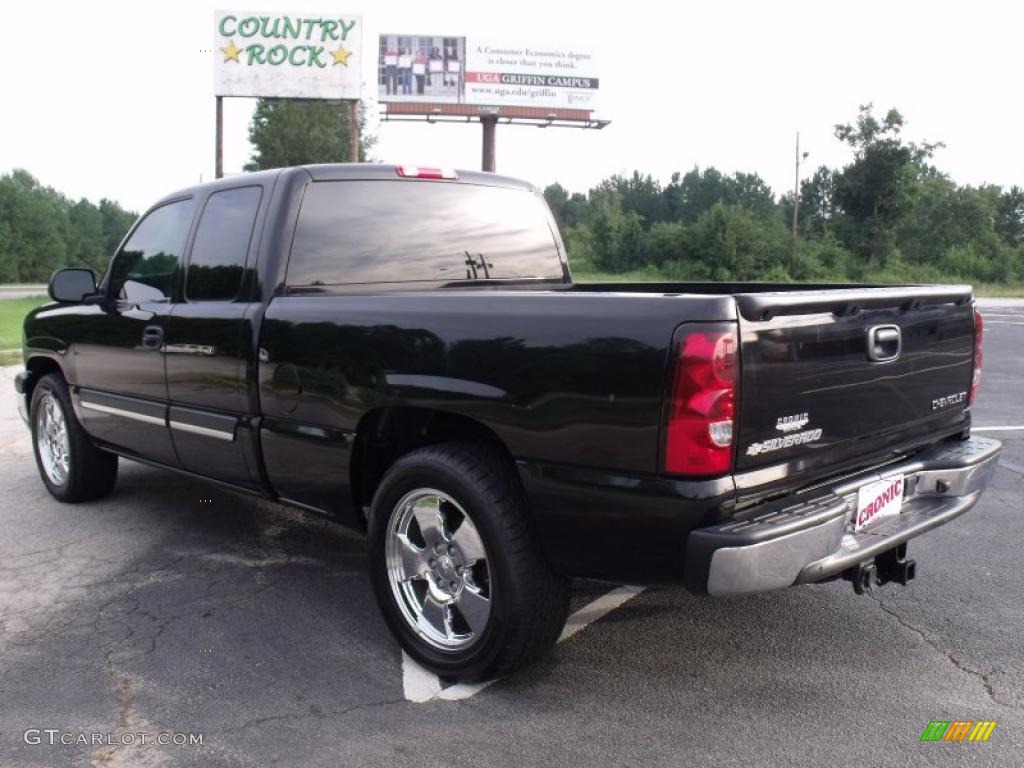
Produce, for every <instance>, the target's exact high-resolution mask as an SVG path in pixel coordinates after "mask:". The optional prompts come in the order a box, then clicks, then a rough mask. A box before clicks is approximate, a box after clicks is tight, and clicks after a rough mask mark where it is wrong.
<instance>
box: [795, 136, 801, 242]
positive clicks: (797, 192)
mask: <svg viewBox="0 0 1024 768" xmlns="http://www.w3.org/2000/svg"><path fill="white" fill-rule="evenodd" d="M799 210H800V131H797V132H796V175H795V177H794V179H793V237H796V226H797V221H798V217H799Z"/></svg>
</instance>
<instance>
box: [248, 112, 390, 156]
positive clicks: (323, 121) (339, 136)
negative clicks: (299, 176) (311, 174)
mask: <svg viewBox="0 0 1024 768" xmlns="http://www.w3.org/2000/svg"><path fill="white" fill-rule="evenodd" d="M351 122H352V110H351V107H350V105H349V104H347V103H342V104H335V103H329V102H326V101H310V102H305V101H294V100H285V99H281V100H271V99H260V100H259V101H258V102H257V104H256V110H255V112H253V116H252V122H251V123H250V124H249V141H250V142H251V143H252V145H253V153H252V157H251V159H250V160H249V162H248V163H246V165H245V170H247V171H259V170H263V169H265V168H282V167H284V166H288V165H307V164H310V163H347V162H352V161H353V160H354V158H353V157H352V153H351V140H350V139H351V134H350V130H351ZM359 122H360V131H359V158H358V159H359V160H360V161H363V160H365V159H366V153H367V152H368V151H369V149H370V148H371V147H372V146H373V143H374V139H373V138H372V137H370V136H368V135H367V134H366V131H365V130H364V129H365V123H366V119H365V113H364V112H360V118H359Z"/></svg>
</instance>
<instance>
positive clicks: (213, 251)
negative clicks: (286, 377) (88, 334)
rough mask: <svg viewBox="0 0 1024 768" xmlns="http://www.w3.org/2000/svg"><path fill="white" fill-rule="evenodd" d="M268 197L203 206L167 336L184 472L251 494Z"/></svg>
mask: <svg viewBox="0 0 1024 768" xmlns="http://www.w3.org/2000/svg"><path fill="white" fill-rule="evenodd" d="M262 195H263V189H262V187H259V186H246V187H236V188H232V189H224V190H221V191H218V192H215V193H213V194H212V195H210V196H208V198H207V199H206V200H205V201H204V202H203V206H202V212H201V214H200V218H199V224H198V226H197V228H196V234H195V238H194V239H193V242H192V247H191V251H190V253H189V256H188V260H187V266H186V268H185V279H184V281H183V287H182V293H181V296H180V300H179V301H178V302H177V303H176V304H175V305H174V307H173V309H172V310H171V314H170V317H169V318H167V330H166V335H165V342H166V347H165V350H166V361H167V362H166V365H167V387H168V396H169V399H170V414H169V423H170V428H171V435H172V439H173V440H174V445H175V447H176V448H177V452H178V456H179V457H180V459H181V465H182V467H183V468H185V469H188V470H190V471H192V472H196V473H198V474H201V475H205V476H207V477H212V478H215V479H217V480H223V481H225V482H229V483H233V484H235V485H241V486H245V487H248V488H253V487H255V486H256V485H257V477H258V471H257V469H256V467H257V460H256V445H255V440H254V439H253V432H252V430H251V429H250V428H249V426H250V423H251V417H252V415H253V414H255V413H256V411H257V408H256V395H255V389H254V388H255V365H254V363H253V360H252V357H253V355H254V350H255V338H254V334H253V328H252V323H251V320H250V317H249V314H250V308H251V307H252V306H253V305H251V304H250V301H249V299H250V296H251V294H252V291H253V288H254V279H253V278H252V277H251V275H252V268H253V267H254V266H255V254H256V251H257V249H258V247H259V245H258V243H257V242H255V238H254V237H253V233H254V231H255V230H256V221H257V217H258V214H259V211H260V201H261V199H262Z"/></svg>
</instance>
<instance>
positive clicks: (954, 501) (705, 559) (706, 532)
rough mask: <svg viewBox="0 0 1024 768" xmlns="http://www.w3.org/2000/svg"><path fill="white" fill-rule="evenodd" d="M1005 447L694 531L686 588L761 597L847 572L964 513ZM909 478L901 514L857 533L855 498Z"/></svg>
mask: <svg viewBox="0 0 1024 768" xmlns="http://www.w3.org/2000/svg"><path fill="white" fill-rule="evenodd" d="M1001 446H1002V444H1001V443H1000V442H999V441H998V440H992V439H990V438H986V437H971V438H969V439H968V440H964V441H962V442H955V443H945V444H943V445H941V446H937V447H935V448H932V449H929V450H927V451H924V452H922V453H920V454H918V455H917V456H914V457H913V458H912V459H909V460H907V461H905V462H900V463H898V464H894V465H890V466H888V467H885V468H884V470H881V471H879V472H869V473H866V474H863V475H859V476H857V477H856V478H853V479H849V480H846V481H844V482H843V483H842V484H840V485H837V486H835V487H834V488H832V489H831V490H830V491H828V492H826V493H825V494H821V493H818V494H816V495H815V496H814V497H813V498H810V499H803V498H800V497H799V496H796V497H791V498H788V499H783V500H781V501H778V502H774V503H772V504H769V505H765V507H764V508H763V509H762V510H759V511H758V513H757V514H756V515H755V516H754V517H751V518H749V519H745V520H738V521H732V522H729V523H724V524H722V525H717V526H712V527H709V528H700V529H698V530H696V531H693V532H692V533H691V534H690V537H689V539H688V540H687V548H686V582H687V584H688V585H691V588H693V585H695V584H696V585H705V587H704V590H703V591H707V593H708V594H711V595H735V594H746V593H750V592H762V591H766V590H771V589H779V588H781V587H788V586H792V585H793V584H806V583H810V582H815V581H820V580H822V579H825V578H828V577H830V576H835V575H837V574H840V573H843V572H844V571H846V570H848V569H850V568H853V567H854V566H856V565H858V564H859V563H862V562H864V561H865V560H871V559H872V558H874V557H875V556H877V555H879V554H881V553H882V552H886V551H888V550H890V549H893V548H895V547H897V546H899V545H900V544H902V543H903V542H905V541H907V540H909V539H912V538H914V537H915V536H919V535H921V534H922V533H924V532H925V531H928V530H931V529H932V528H935V527H936V526H939V525H942V524H943V523H947V522H949V521H950V520H952V519H953V518H955V517H957V516H959V515H961V514H963V513H964V512H966V511H967V510H968V509H970V508H971V507H972V506H974V504H975V503H976V502H977V501H978V498H979V497H980V496H981V492H982V491H983V490H984V488H985V486H986V485H988V482H989V480H990V479H991V477H992V474H993V473H994V472H995V469H996V465H997V463H998V460H999V451H1000V448H1001ZM895 475H903V476H904V487H905V491H904V497H903V506H902V511H901V514H900V515H898V516H896V517H893V518H890V519H886V520H883V521H880V522H879V523H877V524H876V525H873V526H871V527H870V528H868V529H867V530H863V531H861V532H859V533H854V531H853V514H854V512H855V511H856V505H857V491H858V489H859V488H861V487H862V486H864V485H867V484H869V483H874V482H877V481H878V480H884V479H885V478H887V477H892V476H895Z"/></svg>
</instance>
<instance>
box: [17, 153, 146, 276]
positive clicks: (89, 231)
mask: <svg viewBox="0 0 1024 768" xmlns="http://www.w3.org/2000/svg"><path fill="white" fill-rule="evenodd" d="M134 219H135V214H133V213H130V212H128V211H125V210H124V209H122V208H121V206H119V205H117V204H116V203H113V202H111V201H109V200H104V201H102V202H101V203H100V206H99V208H97V207H96V206H95V205H93V204H92V203H91V202H89V201H88V200H85V199H82V200H79V201H78V202H76V203H72V202H71V201H70V200H68V199H67V197H65V196H64V195H62V194H60V193H59V192H57V191H56V190H54V189H53V188H51V187H44V186H43V185H41V184H40V183H39V181H38V180H36V178H35V177H33V176H32V174H30V173H29V172H28V171H24V170H21V169H16V170H14V171H12V172H11V173H9V174H4V175H2V176H0V282H42V281H45V280H47V279H49V277H50V274H51V273H52V272H53V271H54V270H56V269H60V268H61V267H70V266H85V267H90V268H92V269H94V270H97V271H101V270H103V269H104V268H105V266H106V264H107V262H108V261H109V259H110V257H111V255H112V254H113V252H114V247H115V246H116V245H117V243H118V242H119V241H120V240H121V238H122V237H123V236H124V234H125V232H126V231H127V229H128V228H129V227H130V226H131V223H132V221H133V220H134ZM111 243H112V244H111Z"/></svg>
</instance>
